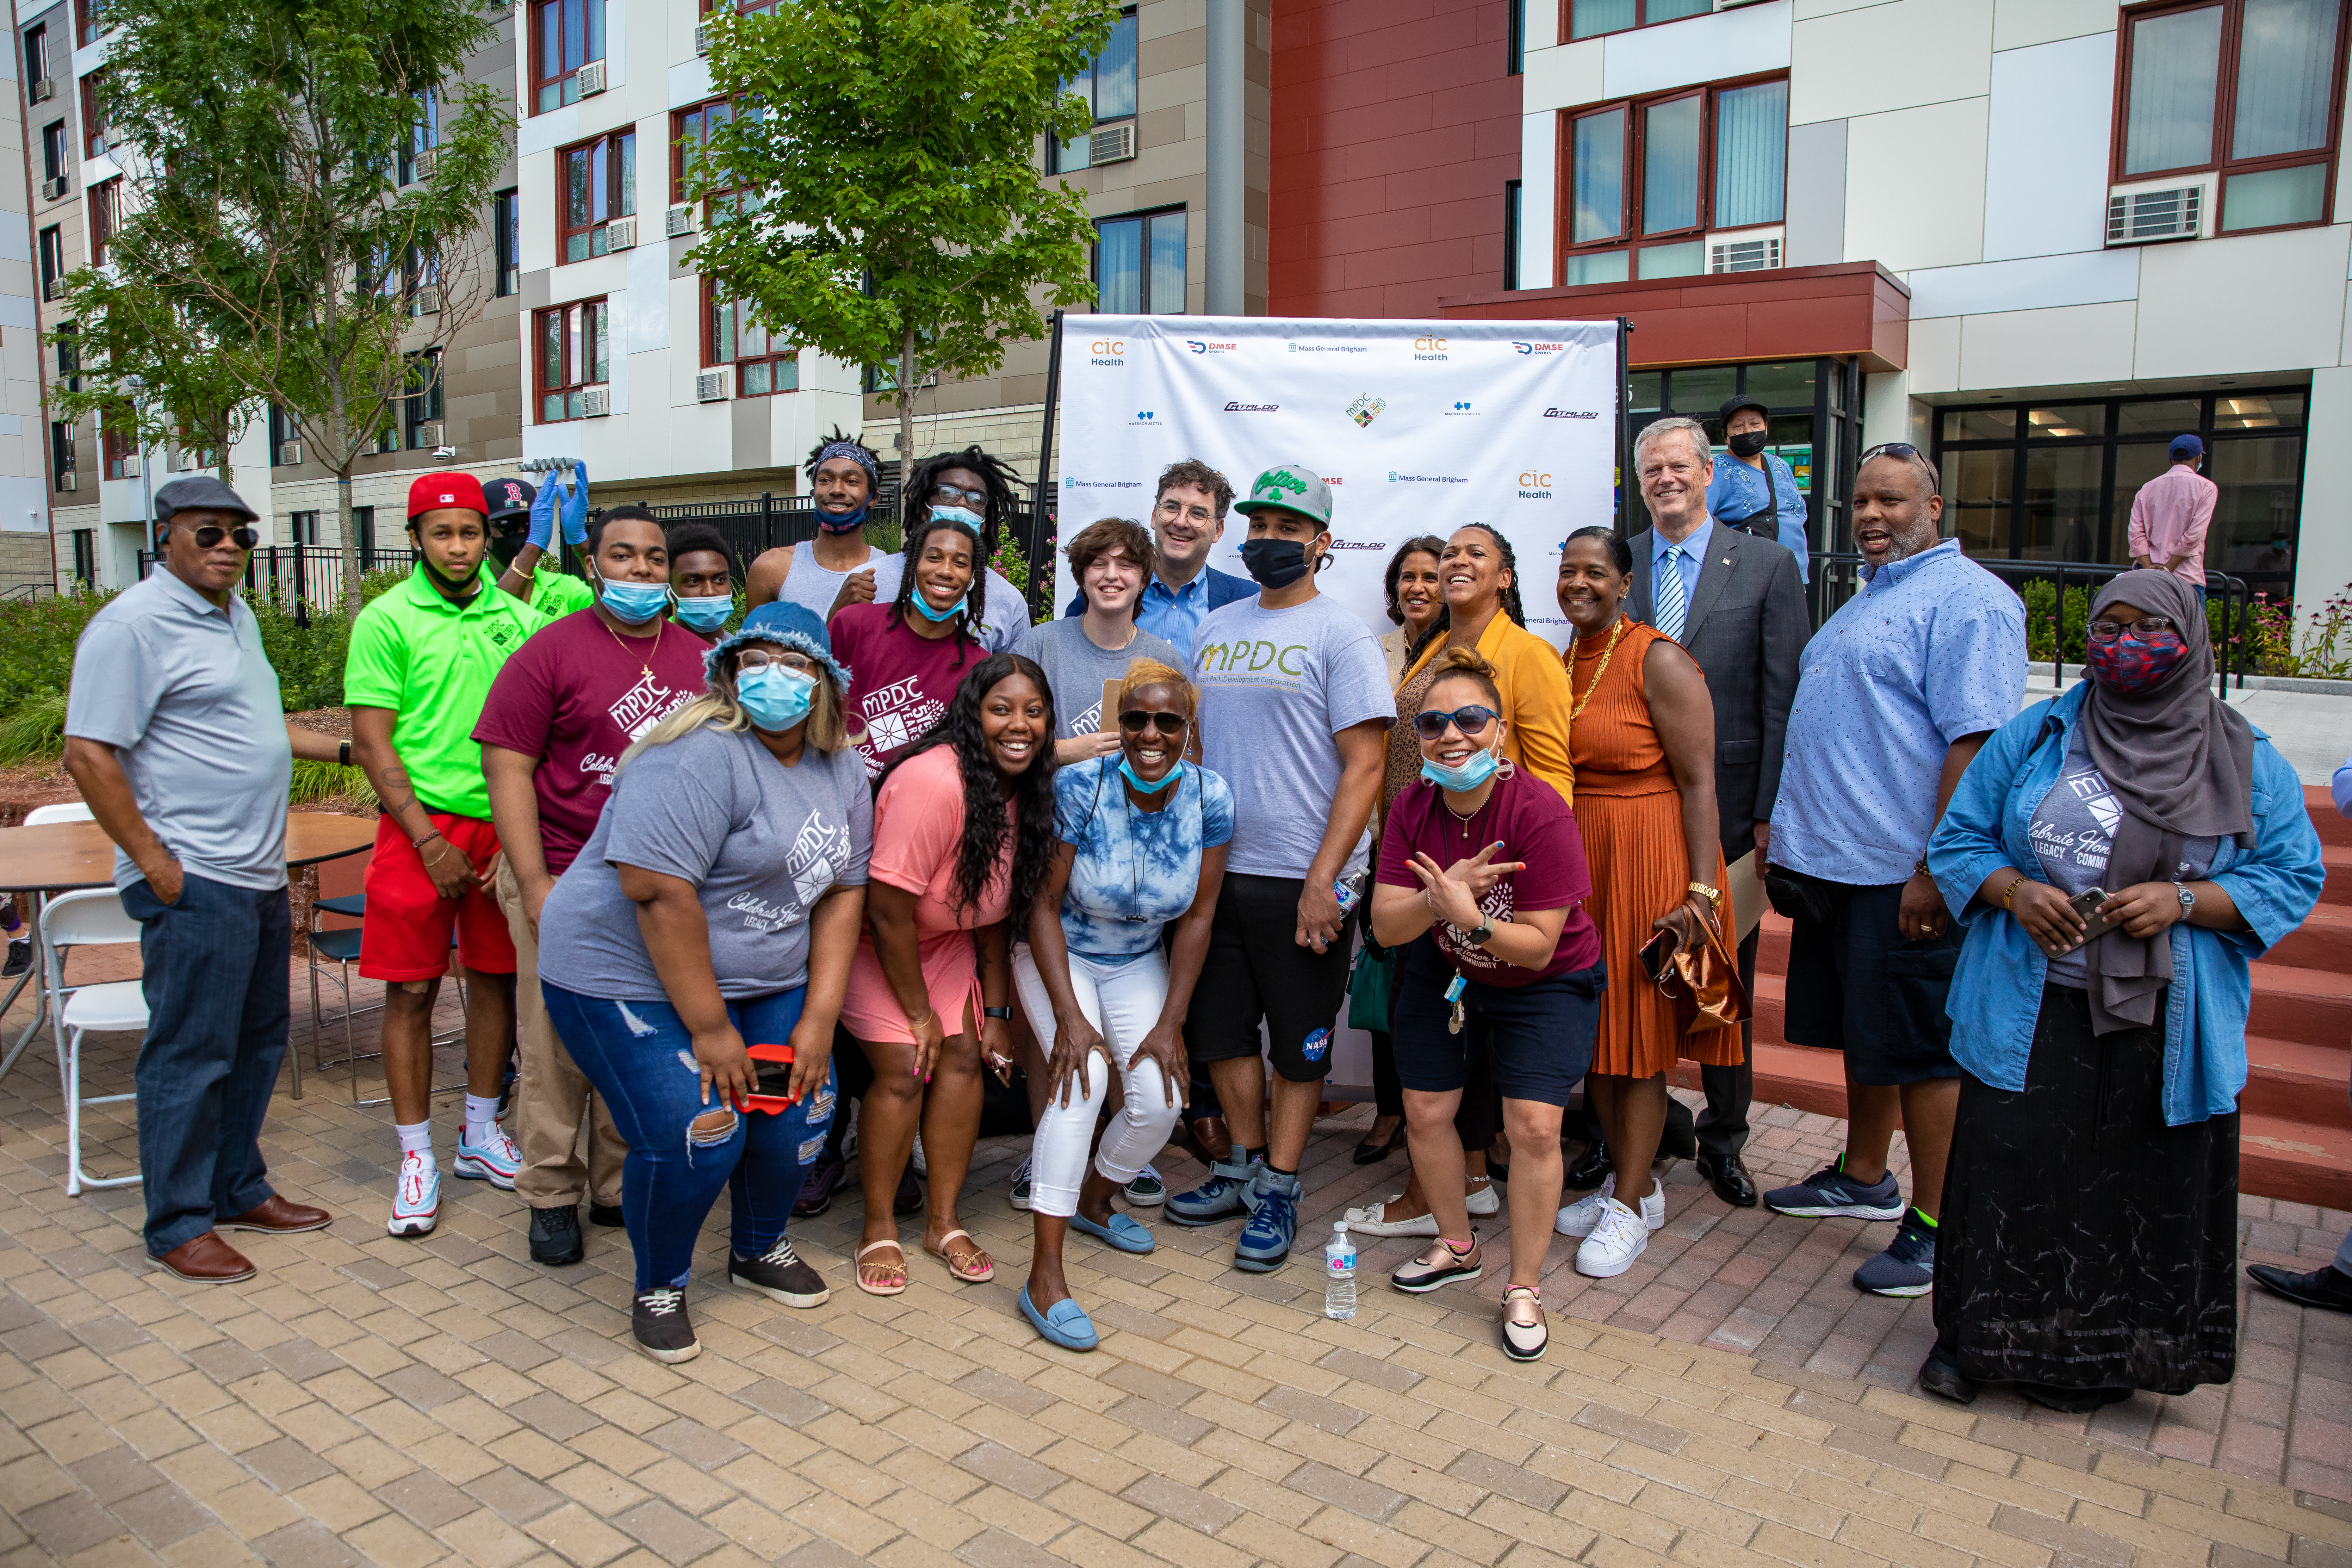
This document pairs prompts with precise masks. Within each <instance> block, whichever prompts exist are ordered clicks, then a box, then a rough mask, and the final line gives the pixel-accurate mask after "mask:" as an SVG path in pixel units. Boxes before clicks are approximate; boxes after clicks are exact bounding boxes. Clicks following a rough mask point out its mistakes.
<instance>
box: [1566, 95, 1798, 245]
mask: <svg viewBox="0 0 2352 1568" xmlns="http://www.w3.org/2000/svg"><path fill="white" fill-rule="evenodd" d="M1566 120H1567V123H1566V126H1565V128H1564V132H1563V139H1564V142H1565V145H1564V146H1563V148H1562V149H1561V156H1562V161H1563V163H1565V164H1566V165H1567V168H1568V171H1569V178H1568V181H1567V189H1566V193H1565V194H1566V198H1567V211H1566V212H1565V213H1564V214H1563V221H1562V223H1561V225H1560V232H1561V235H1562V238H1563V241H1564V243H1563V244H1562V247H1561V257H1560V279H1561V282H1562V283H1563V284H1569V285H1573V284H1580V283H1618V282H1622V281H1624V280H1625V279H1627V278H1629V277H1640V278H1679V277H1687V276H1689V275H1690V274H1692V273H1696V272H1702V271H1704V270H1706V247H1705V243H1704V240H1705V236H1706V233H1707V231H1709V230H1712V229H1727V228H1740V227H1755V226H1762V225H1766V224H1776V223H1779V222H1780V219H1781V215H1782V211H1783V207H1784V205H1785V198H1786V193H1787V185H1788V142H1789V84H1788V82H1787V81H1786V80H1785V79H1775V80H1770V81H1761V82H1750V83H1746V84H1743V85H1740V86H1738V87H1724V88H1707V89H1700V90H1698V91H1696V92H1681V93H1676V94H1674V95H1671V96H1668V97H1664V98H1657V99H1651V100H1636V101H1633V102H1630V103H1620V104H1611V105H1609V106H1607V107H1605V108H1601V109H1594V110H1586V111H1584V112H1582V113H1579V114H1575V115H1570V116H1568V117H1566ZM1636 236H1638V237H1640V238H1641V239H1642V240H1643V242H1644V243H1643V244H1642V245H1641V246H1640V247H1638V249H1629V248H1625V247H1624V242H1625V241H1626V240H1628V239H1631V238H1633V237H1636ZM1659 241H1663V242H1664V243H1656V242H1659ZM1603 247H1609V248H1603Z"/></svg>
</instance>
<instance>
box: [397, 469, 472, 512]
mask: <svg viewBox="0 0 2352 1568" xmlns="http://www.w3.org/2000/svg"><path fill="white" fill-rule="evenodd" d="M445 506H462V507H464V508H466V509H467V510H468V511H478V512H480V513H481V514H482V515H483V516H484V517H488V516H489V515H490V503H489V500H488V498H486V497H485V496H484V495H483V494H482V481H481V480H479V479H476V478H475V477H474V476H473V475H471V474H468V473H466V472H463V471H462V470H460V471H457V472H452V473H446V474H419V475H417V476H416V482H415V484H413V485H411V486H409V487H408V515H409V517H410V518H411V519H412V520H414V519H415V518H416V517H418V516H420V515H421V514H423V513H425V512H428V511H432V510H435V509H436V508H439V507H445Z"/></svg>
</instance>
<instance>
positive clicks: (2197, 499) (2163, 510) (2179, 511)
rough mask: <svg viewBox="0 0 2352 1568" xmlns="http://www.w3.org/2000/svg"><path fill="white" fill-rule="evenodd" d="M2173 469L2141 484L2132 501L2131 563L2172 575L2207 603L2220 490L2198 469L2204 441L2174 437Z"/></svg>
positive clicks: (2172, 450) (2199, 600)
mask: <svg viewBox="0 0 2352 1568" xmlns="http://www.w3.org/2000/svg"><path fill="white" fill-rule="evenodd" d="M2171 457H2172V467H2170V468H2167V469H2166V470H2165V471H2164V472H2163V473H2161V474H2158V476H2157V477H2156V478H2154V479H2150V480H2148V482H2147V483H2146V484H2144V485H2142V486H2140V488H2139V493H2138V494H2137V495H2136V496H2134V497H2132V509H2131V536H2130V550H2131V558H2132V564H2133V565H2135V566H2145V567H2148V568H2151V569H2152V570H2155V571H2158V572H2169V573H2172V574H2174V575H2176V576H2178V577H2179V578H2181V579H2183V580H2184V581H2186V582H2187V583H2188V584H2189V585H2190V586H2192V587H2194V588H2195V589H2196V590H2197V603H2198V605H2199V606H2200V607H2202V606H2203V605H2204V603H2205V533H2206V531H2207V530H2208V529H2210V528H2211V527H2212V526H2213V508H2214V505H2215V503H2217V502H2218V501H2220V500H2221V486H2219V485H2217V484H2215V483H2214V482H2213V481H2212V480H2210V479H2207V478H2206V477H2205V476H2204V475H2202V474H2200V473H2199V472H2198V471H2197V468H2198V465H2199V464H2200V462H2202V461H2203V460H2204V457H2205V443H2204V442H2202V441H2200V440H2199V439H2198V438H2197V437H2194V436H2175V437H2173V438H2172V448H2171Z"/></svg>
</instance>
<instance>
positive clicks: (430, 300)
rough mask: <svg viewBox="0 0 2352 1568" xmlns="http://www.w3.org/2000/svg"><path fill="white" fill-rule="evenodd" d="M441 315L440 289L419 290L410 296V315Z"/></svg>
mask: <svg viewBox="0 0 2352 1568" xmlns="http://www.w3.org/2000/svg"><path fill="white" fill-rule="evenodd" d="M440 313H441V290H440V289H435V288H430V287H427V288H423V289H418V290H417V291H416V292H415V294H414V295H412V296H410V314H412V315H417V316H437V315H439V314H440Z"/></svg>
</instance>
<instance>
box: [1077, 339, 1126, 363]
mask: <svg viewBox="0 0 2352 1568" xmlns="http://www.w3.org/2000/svg"><path fill="white" fill-rule="evenodd" d="M1087 353H1088V354H1090V355H1092V356H1093V363H1096V364H1125V363H1127V360H1126V357H1125V356H1126V353H1127V340H1126V339H1124V338H1097V339H1096V340H1095V341H1094V342H1091V343H1089V344H1087Z"/></svg>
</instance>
